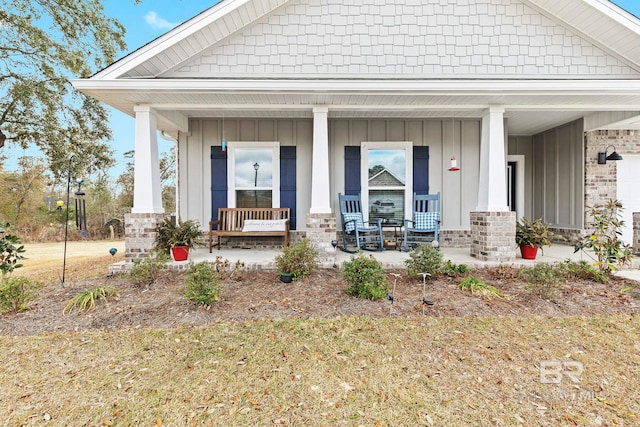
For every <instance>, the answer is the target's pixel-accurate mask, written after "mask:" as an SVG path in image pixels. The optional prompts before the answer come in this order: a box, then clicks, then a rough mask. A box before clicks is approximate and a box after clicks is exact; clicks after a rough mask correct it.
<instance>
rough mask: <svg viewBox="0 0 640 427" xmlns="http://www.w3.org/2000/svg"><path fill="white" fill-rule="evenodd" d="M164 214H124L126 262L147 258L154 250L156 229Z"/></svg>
mask: <svg viewBox="0 0 640 427" xmlns="http://www.w3.org/2000/svg"><path fill="white" fill-rule="evenodd" d="M166 216H167V215H166V214H153V213H135V214H134V213H129V214H125V216H124V230H125V233H124V234H125V239H124V258H125V260H126V261H127V262H133V261H135V260H137V259H144V258H148V257H149V254H150V253H151V252H152V251H153V250H154V247H155V240H156V236H157V235H158V233H157V232H156V229H157V227H158V225H159V224H160V223H161V222H162V221H163V220H164V218H165V217H166Z"/></svg>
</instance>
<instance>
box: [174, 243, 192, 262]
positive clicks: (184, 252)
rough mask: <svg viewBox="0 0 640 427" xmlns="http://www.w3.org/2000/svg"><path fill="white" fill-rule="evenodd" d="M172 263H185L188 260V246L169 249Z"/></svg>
mask: <svg viewBox="0 0 640 427" xmlns="http://www.w3.org/2000/svg"><path fill="white" fill-rule="evenodd" d="M171 254H172V255H173V260H174V261H186V260H187V259H189V246H174V247H172V248H171Z"/></svg>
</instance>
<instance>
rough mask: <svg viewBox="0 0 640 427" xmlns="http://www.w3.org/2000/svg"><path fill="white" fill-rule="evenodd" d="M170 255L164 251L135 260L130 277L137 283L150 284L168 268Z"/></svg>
mask: <svg viewBox="0 0 640 427" xmlns="http://www.w3.org/2000/svg"><path fill="white" fill-rule="evenodd" d="M168 261H169V256H168V255H167V254H165V253H163V252H158V253H154V254H151V256H150V257H149V258H145V259H143V260H139V259H137V260H135V261H133V266H132V267H131V270H129V278H130V279H131V281H132V282H133V283H134V284H135V285H150V284H152V283H153V282H155V281H156V280H157V279H158V277H160V274H161V273H162V272H163V271H164V270H165V269H166V268H167V262H168Z"/></svg>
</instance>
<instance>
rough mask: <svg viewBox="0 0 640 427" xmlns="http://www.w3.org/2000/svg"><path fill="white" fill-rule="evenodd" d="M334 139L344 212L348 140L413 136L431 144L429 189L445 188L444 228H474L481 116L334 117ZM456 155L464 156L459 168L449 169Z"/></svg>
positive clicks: (333, 161)
mask: <svg viewBox="0 0 640 427" xmlns="http://www.w3.org/2000/svg"><path fill="white" fill-rule="evenodd" d="M329 141H331V142H330V153H329V156H330V162H329V163H330V168H331V177H332V179H333V182H332V187H331V194H332V195H333V194H335V195H336V197H335V199H333V200H332V210H333V211H334V212H339V206H338V202H337V193H343V192H344V187H345V179H344V176H345V173H344V172H345V171H344V147H345V146H359V145H360V144H361V143H362V142H366V141H371V142H393V141H398V142H401V141H410V142H412V143H413V145H414V146H428V147H429V159H430V160H429V193H432V194H434V193H437V192H440V195H441V200H442V228H443V229H445V230H468V229H469V212H471V211H473V210H475V208H476V206H477V204H478V176H479V170H480V166H479V165H480V120H479V119H454V120H452V119H441V120H440V119H332V120H329ZM452 155H453V156H455V157H456V159H458V166H459V167H460V171H458V172H449V171H448V169H449V165H450V163H449V162H450V158H451V156H452Z"/></svg>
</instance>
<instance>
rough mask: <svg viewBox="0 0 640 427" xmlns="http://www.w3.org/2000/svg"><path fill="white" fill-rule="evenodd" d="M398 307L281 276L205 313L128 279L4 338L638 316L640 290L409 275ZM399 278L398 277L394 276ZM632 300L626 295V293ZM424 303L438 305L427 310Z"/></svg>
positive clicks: (54, 292)
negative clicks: (544, 290) (269, 323)
mask: <svg viewBox="0 0 640 427" xmlns="http://www.w3.org/2000/svg"><path fill="white" fill-rule="evenodd" d="M387 274H388V277H389V287H390V293H391V294H392V295H393V303H392V302H391V301H390V300H388V299H384V300H378V301H370V300H363V299H359V298H355V297H352V296H349V295H347V294H346V292H345V289H346V286H347V285H346V283H345V282H344V280H343V279H342V276H341V272H340V271H339V270H331V269H329V270H317V271H315V272H313V273H312V274H311V275H309V276H308V277H306V278H304V279H303V280H300V281H298V282H294V283H291V284H285V283H281V282H280V281H279V278H278V275H277V273H276V272H274V271H249V272H245V273H243V274H242V277H239V278H236V279H238V280H225V281H223V283H222V300H220V301H219V302H218V303H216V304H214V305H213V306H210V307H208V306H198V305H195V304H193V303H191V302H189V301H187V300H185V299H184V298H183V297H182V292H183V290H184V285H183V282H182V273H179V272H165V273H163V275H162V277H161V278H160V279H159V280H157V281H156V282H155V283H154V284H152V285H149V286H136V285H134V284H132V283H131V282H130V281H129V280H127V279H126V278H125V277H123V276H116V277H104V276H102V277H98V278H92V279H85V280H78V281H75V282H70V283H69V282H68V283H67V284H66V286H65V287H64V288H63V287H61V285H59V284H58V285H48V286H47V287H45V288H44V289H42V290H41V291H40V292H39V296H38V299H37V300H36V301H35V302H33V303H32V304H31V305H30V307H29V310H27V311H24V312H22V313H18V314H4V315H1V316H0V333H2V334H5V335H32V334H41V333H50V332H62V331H87V330H112V329H122V328H175V327H187V326H205V325H208V324H212V323H216V322H225V321H232V322H235V321H252V320H263V319H291V318H300V319H307V318H331V317H337V316H369V317H415V316H531V315H535V316H573V315H597V314H625V313H626V314H637V313H638V311H639V310H640V299H639V298H638V297H637V289H638V283H637V282H634V281H631V280H627V279H623V278H619V277H611V278H610V279H609V280H608V282H606V283H596V282H589V281H583V282H581V281H575V282H567V283H565V284H564V286H563V287H562V290H561V292H560V293H559V294H558V295H557V296H556V297H555V298H554V299H553V300H551V301H550V300H545V299H541V298H539V297H536V296H533V295H531V293H530V292H528V291H527V290H526V289H525V286H524V284H523V283H522V282H521V281H518V280H517V278H516V275H515V270H513V269H511V268H506V269H505V268H493V269H491V268H487V269H479V270H474V271H473V276H474V277H478V278H481V279H483V280H484V281H485V282H487V283H489V284H491V285H493V286H495V287H496V288H498V289H499V290H501V291H502V292H503V293H504V294H505V295H506V296H508V299H505V300H501V299H497V298H492V299H487V298H483V297H481V296H478V295H472V294H470V293H469V292H468V291H463V290H461V289H459V288H458V283H460V281H461V280H462V279H461V278H460V277H441V278H438V279H437V280H433V281H428V282H427V283H426V285H423V283H422V280H421V279H414V278H410V277H407V276H406V274H405V272H404V271H402V270H399V271H387ZM394 274H395V275H397V276H395V275H394ZM99 286H113V287H115V288H116V289H117V290H118V291H119V292H120V296H119V297H117V298H115V299H112V300H110V301H109V302H108V303H103V302H98V303H97V304H96V307H95V309H94V310H92V311H90V312H88V313H82V314H77V313H71V314H69V313H67V314H66V315H65V316H63V315H62V310H63V308H64V307H65V305H66V303H67V302H68V301H69V300H70V299H71V298H72V297H74V296H76V295H77V294H79V293H80V292H81V291H83V290H85V289H91V288H95V287H99ZM627 286H631V287H634V289H635V290H634V291H633V292H625V293H622V292H621V289H623V288H624V287H627ZM423 289H424V295H425V296H426V297H427V299H429V300H431V301H433V302H434V305H433V306H425V305H423V304H422V298H423Z"/></svg>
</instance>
